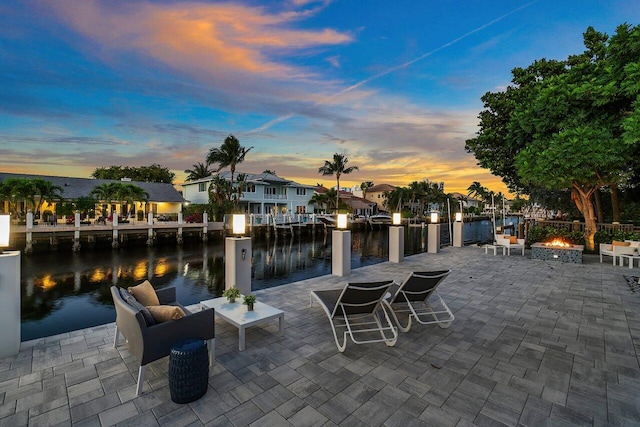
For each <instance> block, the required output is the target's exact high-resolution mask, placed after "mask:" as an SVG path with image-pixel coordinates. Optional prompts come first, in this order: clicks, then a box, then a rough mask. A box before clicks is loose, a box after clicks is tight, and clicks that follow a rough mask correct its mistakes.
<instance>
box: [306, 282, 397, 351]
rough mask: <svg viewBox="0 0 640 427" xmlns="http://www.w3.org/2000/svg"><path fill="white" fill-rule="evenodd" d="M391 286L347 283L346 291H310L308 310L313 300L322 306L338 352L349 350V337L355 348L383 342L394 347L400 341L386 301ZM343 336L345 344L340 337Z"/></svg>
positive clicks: (388, 284) (377, 283)
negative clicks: (358, 345) (355, 345)
mask: <svg viewBox="0 0 640 427" xmlns="http://www.w3.org/2000/svg"><path fill="white" fill-rule="evenodd" d="M391 285H393V281H391V280H389V281H383V282H367V283H348V284H347V285H346V286H345V287H344V288H343V289H334V290H323V291H311V295H310V296H309V306H313V299H315V300H316V301H318V303H320V305H321V306H322V308H323V310H324V312H325V313H326V315H327V317H328V318H329V323H330V324H331V330H332V331H333V337H334V339H335V341H336V346H337V347H338V351H340V352H343V351H344V350H345V349H346V348H347V337H350V338H351V340H352V341H353V342H354V343H355V344H365V343H373V342H384V343H385V344H386V345H388V346H389V347H391V346H394V345H395V344H396V341H397V339H398V330H397V328H396V327H395V326H394V325H393V323H391V318H390V317H389V311H391V308H390V307H389V304H388V303H387V302H386V301H385V300H384V297H385V295H387V294H388V291H389V288H390V287H391ZM339 330H340V331H339ZM341 332H342V335H343V336H342V342H340V339H339V337H338V335H339V334H340V333H341ZM378 335H379V336H378ZM356 337H357V338H356Z"/></svg>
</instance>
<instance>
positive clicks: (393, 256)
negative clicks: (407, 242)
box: [389, 212, 404, 263]
mask: <svg viewBox="0 0 640 427" xmlns="http://www.w3.org/2000/svg"><path fill="white" fill-rule="evenodd" d="M403 259H404V227H403V226H402V216H401V214H400V212H396V213H394V214H393V217H392V225H391V226H390V227H389V262H396V263H398V262H402V260H403Z"/></svg>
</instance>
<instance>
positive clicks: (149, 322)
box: [120, 288, 158, 326]
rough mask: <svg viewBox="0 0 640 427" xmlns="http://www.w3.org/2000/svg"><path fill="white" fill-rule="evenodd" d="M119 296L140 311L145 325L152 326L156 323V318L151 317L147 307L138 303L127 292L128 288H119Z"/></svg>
mask: <svg viewBox="0 0 640 427" xmlns="http://www.w3.org/2000/svg"><path fill="white" fill-rule="evenodd" d="M120 296H122V299H123V300H124V302H126V303H127V304H129V305H130V306H131V307H133V308H134V310H138V311H139V312H140V313H142V317H144V321H145V322H146V323H147V326H152V325H155V324H156V323H158V322H156V319H154V318H153V316H152V315H151V313H150V312H149V310H147V307H145V306H144V305H142V304H140V303H139V302H138V301H137V300H136V299H135V297H134V296H133V295H131V294H130V293H129V291H128V290H126V289H124V288H120Z"/></svg>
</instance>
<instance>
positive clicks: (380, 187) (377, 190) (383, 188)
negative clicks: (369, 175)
mask: <svg viewBox="0 0 640 427" xmlns="http://www.w3.org/2000/svg"><path fill="white" fill-rule="evenodd" d="M395 189H396V187H394V186H393V185H390V184H377V185H374V186H372V187H369V188H367V192H366V196H365V199H367V200H369V201H371V202H374V203H375V204H376V205H377V206H378V210H382V211H386V210H387V207H386V206H385V204H386V201H387V193H389V192H390V191H393V190H395Z"/></svg>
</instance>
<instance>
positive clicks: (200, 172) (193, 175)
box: [184, 162, 211, 181]
mask: <svg viewBox="0 0 640 427" xmlns="http://www.w3.org/2000/svg"><path fill="white" fill-rule="evenodd" d="M184 173H186V174H187V178H186V179H185V180H186V181H195V180H198V179H202V178H206V177H208V176H211V171H210V170H209V166H208V165H205V164H204V163H202V162H198V163H196V164H195V165H193V167H192V169H185V170H184Z"/></svg>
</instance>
